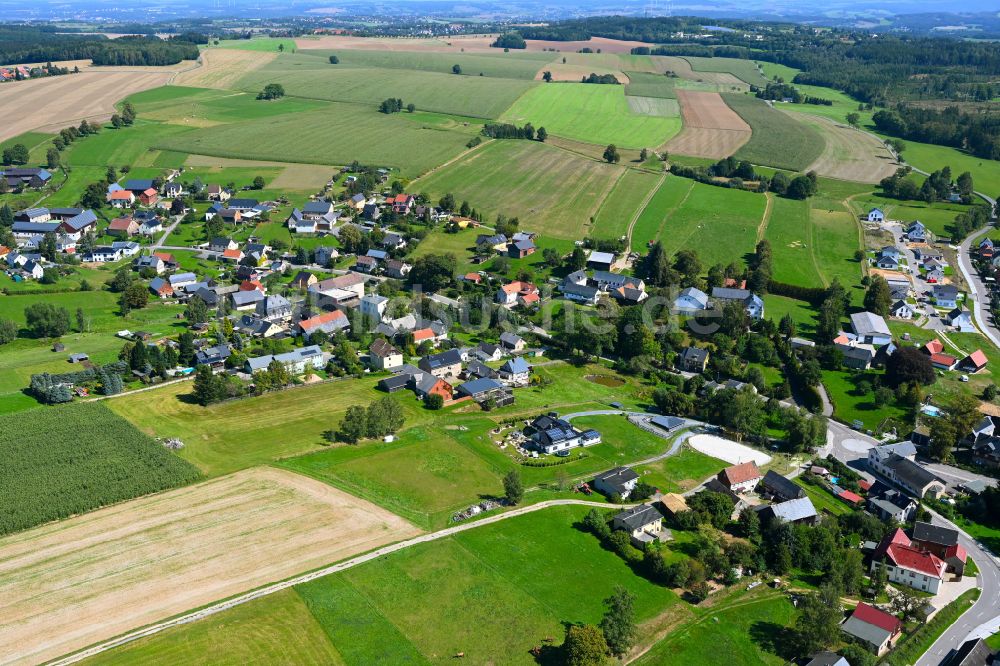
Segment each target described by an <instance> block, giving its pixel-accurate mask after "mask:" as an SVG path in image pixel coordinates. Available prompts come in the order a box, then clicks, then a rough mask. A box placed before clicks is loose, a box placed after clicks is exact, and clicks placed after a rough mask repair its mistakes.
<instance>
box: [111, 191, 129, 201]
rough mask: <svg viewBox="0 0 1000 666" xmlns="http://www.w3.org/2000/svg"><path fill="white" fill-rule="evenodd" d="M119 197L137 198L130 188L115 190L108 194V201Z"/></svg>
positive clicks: (126, 198)
mask: <svg viewBox="0 0 1000 666" xmlns="http://www.w3.org/2000/svg"><path fill="white" fill-rule="evenodd" d="M118 199H124V200H125V201H132V199H135V195H134V194H132V192H131V191H130V190H115V191H114V192H112V193H111V194H109V195H108V201H117V200H118Z"/></svg>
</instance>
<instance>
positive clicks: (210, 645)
mask: <svg viewBox="0 0 1000 666" xmlns="http://www.w3.org/2000/svg"><path fill="white" fill-rule="evenodd" d="M251 662H253V663H259V664H278V663H294V664H334V665H340V664H343V663H345V662H344V660H343V659H342V658H341V656H340V654H338V653H337V650H336V649H335V648H334V647H333V644H332V643H331V642H330V640H329V639H328V638H327V637H326V634H325V633H324V631H323V627H322V626H321V625H320V624H319V622H317V620H316V619H315V618H314V617H313V615H312V613H310V612H309V608H308V607H307V606H306V604H305V602H304V601H303V600H302V598H301V597H300V596H299V595H298V594H297V593H296V592H295V590H282V591H281V592H278V593H276V594H270V595H268V596H265V597H262V598H260V599H258V600H257V601H255V602H254V603H252V604H243V605H240V606H236V607H234V608H232V609H231V610H229V611H227V612H225V613H218V614H216V615H210V616H208V617H207V618H205V619H204V620H201V621H199V622H195V623H192V624H187V625H183V627H181V628H176V629H170V630H167V631H164V632H162V633H159V634H157V635H155V636H152V637H149V638H144V639H142V640H138V641H135V642H134V643H128V644H126V645H123V646H122V647H120V648H118V649H116V650H111V651H108V652H102V653H101V654H99V655H97V656H96V657H92V658H91V659H89V660H87V661H86V662H85V663H87V664H89V665H92V666H98V665H107V666H112V665H118V664H121V665H122V666H125V665H126V664H136V663H142V664H148V665H150V666H157V665H161V666H173V665H174V664H197V663H211V664H224V665H226V666H238V665H240V664H247V663H251Z"/></svg>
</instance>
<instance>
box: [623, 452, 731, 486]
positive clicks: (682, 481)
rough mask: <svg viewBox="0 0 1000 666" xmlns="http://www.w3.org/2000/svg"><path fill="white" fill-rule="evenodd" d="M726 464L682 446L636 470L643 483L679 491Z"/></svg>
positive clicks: (698, 482)
mask: <svg viewBox="0 0 1000 666" xmlns="http://www.w3.org/2000/svg"><path fill="white" fill-rule="evenodd" d="M728 465H729V463H727V462H725V461H723V460H719V459H718V458H713V457H712V456H708V455H705V454H704V453H701V452H699V451H695V450H694V449H692V448H689V447H687V446H684V447H683V448H681V450H680V451H679V452H678V453H677V454H676V455H673V456H670V457H669V458H664V459H663V460H660V461H657V462H655V463H652V464H650V465H644V466H642V467H640V468H638V469H637V470H636V471H637V472H639V474H641V475H642V481H643V483H648V484H649V485H651V486H653V487H655V488H659V489H660V491H662V492H665V493H679V492H685V491H688V490H691V489H692V488H694V487H696V486H697V485H698V484H700V483H701V482H702V481H704V480H705V479H707V478H709V477H710V476H714V475H715V474H718V473H719V470H721V469H723V468H724V467H727V466H728Z"/></svg>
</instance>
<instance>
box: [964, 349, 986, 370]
mask: <svg viewBox="0 0 1000 666" xmlns="http://www.w3.org/2000/svg"><path fill="white" fill-rule="evenodd" d="M987 363H989V360H988V359H987V358H986V354H984V353H983V350H982V349H977V350H976V351H974V352H972V353H971V354H969V355H968V356H966V357H965V358H963V359H962V368H963V369H964V370H968V371H969V372H979V371H980V370H982V369H983V368H985V367H986V364H987Z"/></svg>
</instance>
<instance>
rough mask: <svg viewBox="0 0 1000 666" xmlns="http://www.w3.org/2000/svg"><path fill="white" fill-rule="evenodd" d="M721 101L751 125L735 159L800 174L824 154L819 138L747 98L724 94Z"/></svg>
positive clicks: (752, 98) (755, 100) (817, 135)
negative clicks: (724, 101) (749, 131)
mask: <svg viewBox="0 0 1000 666" xmlns="http://www.w3.org/2000/svg"><path fill="white" fill-rule="evenodd" d="M723 99H725V100H726V104H728V105H729V106H730V108H732V109H733V111H735V112H736V113H738V114H739V115H740V117H741V118H743V120H745V121H746V122H747V124H748V125H750V128H751V129H752V130H753V134H752V135H751V136H750V140H749V141H747V142H746V144H744V145H743V147H742V148H740V149H739V150H738V151H736V157H738V158H739V159H743V160H749V161H750V162H752V163H754V164H764V165H767V166H773V167H778V168H780V169H788V170H790V171H802V170H803V169H805V168H806V167H808V166H809V165H810V164H812V163H813V162H814V161H815V160H816V158H818V157H819V156H820V154H822V152H823V147H824V145H825V143H824V141H823V137H822V135H820V133H819V132H817V131H816V130H814V129H813V128H812V127H810V126H809V125H806V124H805V123H800V122H798V121H797V120H795V119H793V118H790V117H789V116H786V115H785V114H783V113H781V112H780V111H778V110H776V109H774V108H772V107H771V106H769V105H768V104H767V103H765V102H764V101H763V100H760V99H757V98H756V97H752V96H750V95H741V94H736V93H725V94H724V95H723Z"/></svg>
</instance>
